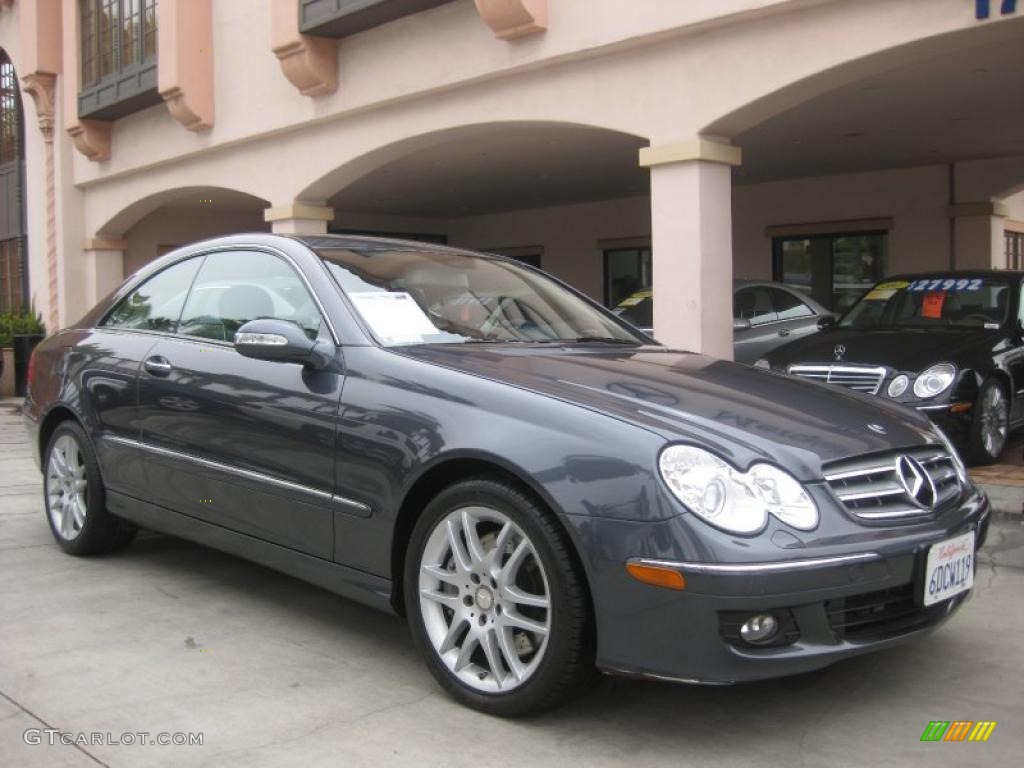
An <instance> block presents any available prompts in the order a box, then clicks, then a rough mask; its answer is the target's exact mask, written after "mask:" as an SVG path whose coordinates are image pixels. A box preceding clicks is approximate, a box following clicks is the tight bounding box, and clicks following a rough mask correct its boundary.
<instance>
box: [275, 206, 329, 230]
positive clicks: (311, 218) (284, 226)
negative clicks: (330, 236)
mask: <svg viewBox="0 0 1024 768" xmlns="http://www.w3.org/2000/svg"><path fill="white" fill-rule="evenodd" d="M333 219H334V209H333V208H327V207H325V206H322V205H309V204H306V203H289V204H288V205H277V206H274V207H273V208H267V209H266V210H265V211H264V212H263V220H264V221H266V222H269V223H270V231H271V232H275V233H277V234H282V235H326V234H327V222H329V221H331V220H333Z"/></svg>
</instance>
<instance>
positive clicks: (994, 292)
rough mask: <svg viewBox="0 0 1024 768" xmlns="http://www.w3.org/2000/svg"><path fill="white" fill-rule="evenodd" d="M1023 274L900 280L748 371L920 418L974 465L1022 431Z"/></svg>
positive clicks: (995, 455)
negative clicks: (837, 390)
mask: <svg viewBox="0 0 1024 768" xmlns="http://www.w3.org/2000/svg"><path fill="white" fill-rule="evenodd" d="M1022 278H1024V272H1008V271H998V272H997V271H980V272H956V273H936V274H927V275H905V276H898V277H892V278H889V279H887V280H884V281H882V282H881V283H879V284H878V285H876V286H874V288H872V289H871V290H870V291H868V292H867V293H866V294H865V295H864V296H863V297H861V299H860V301H858V302H857V303H856V304H855V305H854V306H853V307H851V308H850V310H849V311H848V312H847V313H846V314H845V315H844V316H843V317H842V318H841V319H840V320H839V322H838V324H837V325H835V326H834V327H832V328H830V329H829V330H827V331H826V332H824V333H821V334H818V335H816V336H814V337H812V338H807V339H801V340H799V341H796V342H793V343H791V344H787V345H785V346H784V347H781V348H779V349H777V350H774V351H773V352H771V353H769V354H768V355H766V356H765V358H763V359H762V360H759V361H758V362H757V363H756V364H757V365H759V366H761V367H770V368H773V369H776V370H780V371H787V372H789V373H791V374H794V375H796V376H801V377H804V378H808V379H814V380H816V381H821V382H827V383H829V384H835V385H838V386H841V387H848V388H851V389H855V390H858V391H861V392H866V393H868V394H870V395H877V396H878V397H881V398H884V399H886V400H889V401H892V402H896V403H902V404H904V405H907V406H910V407H912V408H916V409H917V410H919V411H921V412H923V413H926V414H928V415H929V416H930V417H931V418H932V420H933V421H935V423H936V424H938V425H940V426H941V427H942V429H943V430H944V431H945V432H946V434H948V435H949V436H950V438H952V439H953V441H954V443H955V444H956V445H957V446H958V447H959V448H960V449H961V451H962V452H963V453H965V454H966V456H967V458H968V460H969V461H970V462H971V463H975V464H990V463H992V462H994V461H996V460H998V459H999V456H1000V454H1002V452H1003V448H1004V447H1005V446H1006V438H1007V435H1008V434H1009V432H1010V431H1012V430H1013V429H1016V428H1017V427H1019V426H1021V425H1022V424H1024V397H1021V396H1020V395H1021V393H1024V325H1022V318H1024V305H1022V304H1021V287H1022V283H1021V281H1022Z"/></svg>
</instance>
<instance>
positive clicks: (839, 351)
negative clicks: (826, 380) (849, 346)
mask: <svg viewBox="0 0 1024 768" xmlns="http://www.w3.org/2000/svg"><path fill="white" fill-rule="evenodd" d="M832 354H833V355H834V356H835V358H836V361H837V362H838V361H839V360H842V359H843V355H845V354H846V345H845V344H836V346H835V347H834V348H833V350H832Z"/></svg>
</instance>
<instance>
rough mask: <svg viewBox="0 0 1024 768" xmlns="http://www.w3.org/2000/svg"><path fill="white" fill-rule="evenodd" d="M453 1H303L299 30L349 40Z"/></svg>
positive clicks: (301, 0) (309, 33) (308, 33)
mask: <svg viewBox="0 0 1024 768" xmlns="http://www.w3.org/2000/svg"><path fill="white" fill-rule="evenodd" d="M447 2H451V0H299V29H300V30H301V31H302V32H303V33H305V34H307V35H319V36H320V37H334V38H339V37H346V36H348V35H354V34H355V33H356V32H362V31H363V30H366V29H370V28H371V27H376V26H380V25H381V24H386V23H387V22H389V21H394V20H395V19H400V18H402V17H403V16H410V15H412V14H414V13H419V12H420V11H425V10H427V9H428V8H433V7H435V6H438V5H443V4H444V3H447Z"/></svg>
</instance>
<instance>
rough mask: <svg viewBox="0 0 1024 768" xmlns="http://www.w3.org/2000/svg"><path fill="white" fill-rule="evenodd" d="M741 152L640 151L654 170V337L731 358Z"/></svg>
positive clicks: (716, 146)
mask: <svg viewBox="0 0 1024 768" xmlns="http://www.w3.org/2000/svg"><path fill="white" fill-rule="evenodd" d="M739 163H740V150H739V148H738V147H733V146H731V145H729V144H722V143H718V142H714V141H709V140H706V139H694V140H693V141H688V142H683V143H680V144H672V145H665V146H652V147H646V148H644V149H641V150H640V164H641V165H642V166H645V167H648V168H650V169H651V246H652V250H653V275H652V277H653V288H654V334H655V336H656V337H657V338H658V340H659V341H662V342H664V343H665V344H668V345H670V346H673V347H678V348H681V349H688V350H693V351H695V352H703V353H705V354H709V355H713V356H715V357H720V358H725V359H728V360H731V359H732V356H733V352H732V258H733V257H732V178H731V174H730V172H731V169H732V166H734V165H739Z"/></svg>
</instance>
